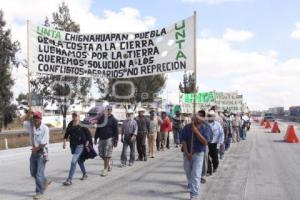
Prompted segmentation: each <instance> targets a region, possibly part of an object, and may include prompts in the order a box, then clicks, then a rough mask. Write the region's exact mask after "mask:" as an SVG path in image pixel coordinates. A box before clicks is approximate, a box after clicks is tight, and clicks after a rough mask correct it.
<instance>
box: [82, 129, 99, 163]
mask: <svg viewBox="0 0 300 200" xmlns="http://www.w3.org/2000/svg"><path fill="white" fill-rule="evenodd" d="M82 130H83V132H84V133H85V136H86V140H87V141H88V142H89V145H88V149H86V148H84V150H83V153H82V154H81V156H80V159H81V160H83V161H85V160H86V159H89V158H91V159H93V158H95V157H96V156H97V153H96V151H95V149H94V147H93V140H92V134H91V132H90V130H89V129H88V128H86V127H82Z"/></svg>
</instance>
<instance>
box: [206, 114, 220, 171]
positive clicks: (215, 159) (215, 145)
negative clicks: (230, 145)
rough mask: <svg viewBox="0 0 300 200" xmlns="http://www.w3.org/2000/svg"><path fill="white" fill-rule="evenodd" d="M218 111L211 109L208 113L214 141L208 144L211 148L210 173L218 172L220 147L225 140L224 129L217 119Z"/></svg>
mask: <svg viewBox="0 0 300 200" xmlns="http://www.w3.org/2000/svg"><path fill="white" fill-rule="evenodd" d="M215 117H216V113H215V112H214V111H213V110H211V111H209V113H208V123H209V125H210V127H211V130H212V132H213V138H212V141H211V142H210V143H209V144H208V148H209V157H210V159H208V170H207V173H208V175H212V173H213V172H216V171H217V169H218V166H219V156H218V154H219V149H220V145H221V144H222V143H223V142H224V130H223V127H222V125H221V124H220V122H218V121H216V120H215Z"/></svg>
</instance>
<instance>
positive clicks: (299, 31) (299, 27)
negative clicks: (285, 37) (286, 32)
mask: <svg viewBox="0 0 300 200" xmlns="http://www.w3.org/2000/svg"><path fill="white" fill-rule="evenodd" d="M295 26H296V29H295V30H294V31H293V32H292V33H291V35H290V36H291V38H294V39H298V40H299V39H300V22H297V23H296V24H295Z"/></svg>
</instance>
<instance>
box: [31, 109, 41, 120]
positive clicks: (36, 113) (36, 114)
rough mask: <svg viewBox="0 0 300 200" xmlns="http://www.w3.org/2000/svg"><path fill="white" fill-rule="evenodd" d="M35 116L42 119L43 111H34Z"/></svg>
mask: <svg viewBox="0 0 300 200" xmlns="http://www.w3.org/2000/svg"><path fill="white" fill-rule="evenodd" d="M33 118H38V119H42V113H41V112H39V111H36V112H33Z"/></svg>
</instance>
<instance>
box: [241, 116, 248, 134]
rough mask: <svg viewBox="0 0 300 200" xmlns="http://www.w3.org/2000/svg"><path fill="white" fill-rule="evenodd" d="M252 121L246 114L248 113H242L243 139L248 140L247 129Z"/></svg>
mask: <svg viewBox="0 0 300 200" xmlns="http://www.w3.org/2000/svg"><path fill="white" fill-rule="evenodd" d="M249 123H250V119H249V117H248V116H247V115H246V113H242V122H241V124H242V125H241V138H242V140H246V137H247V129H248V126H249Z"/></svg>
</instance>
